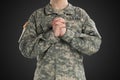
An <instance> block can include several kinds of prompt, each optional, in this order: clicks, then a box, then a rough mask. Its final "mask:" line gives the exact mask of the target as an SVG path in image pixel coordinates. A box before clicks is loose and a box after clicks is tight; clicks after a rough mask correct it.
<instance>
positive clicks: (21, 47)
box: [19, 43, 35, 59]
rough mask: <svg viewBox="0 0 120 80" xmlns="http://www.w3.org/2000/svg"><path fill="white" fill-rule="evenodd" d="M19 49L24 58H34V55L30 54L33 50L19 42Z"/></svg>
mask: <svg viewBox="0 0 120 80" xmlns="http://www.w3.org/2000/svg"><path fill="white" fill-rule="evenodd" d="M19 50H20V52H21V54H22V55H23V56H24V57H26V58H31V59H32V58H34V57H35V56H34V55H32V53H33V51H32V49H30V48H29V47H27V46H24V45H23V44H22V43H20V44H19Z"/></svg>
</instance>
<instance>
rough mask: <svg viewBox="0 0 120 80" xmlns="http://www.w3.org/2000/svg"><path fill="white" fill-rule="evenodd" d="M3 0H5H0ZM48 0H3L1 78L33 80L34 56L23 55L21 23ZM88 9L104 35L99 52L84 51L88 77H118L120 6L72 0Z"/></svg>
mask: <svg viewBox="0 0 120 80" xmlns="http://www.w3.org/2000/svg"><path fill="white" fill-rule="evenodd" d="M1 1H2V0H1ZM48 2H49V0H14V1H13V0H8V1H7V0H4V1H3V2H1V3H0V4H1V5H0V6H1V7H0V20H1V25H0V34H1V38H0V42H1V44H0V45H1V47H0V61H1V63H0V67H1V68H0V69H1V71H0V73H1V75H0V78H1V80H33V74H34V70H35V67H36V60H35V59H28V58H25V57H23V56H22V55H21V53H20V51H19V48H18V42H17V41H18V39H19V37H20V34H21V32H22V25H23V24H24V23H25V22H26V21H27V20H28V18H29V16H30V15H31V14H32V12H33V11H35V10H37V9H39V8H41V7H44V6H45V5H46V4H47V3H48ZM69 2H70V3H71V4H73V5H74V6H79V7H81V8H83V9H85V10H86V11H87V13H88V14H89V16H90V17H91V18H92V19H93V20H94V21H95V23H96V26H97V29H98V31H99V33H100V34H101V36H102V45H101V48H100V50H99V52H97V53H96V54H94V55H92V56H86V55H84V67H85V72H86V78H87V80H117V77H118V73H119V65H118V64H119V24H120V20H119V8H118V3H117V2H116V0H114V1H110V0H69Z"/></svg>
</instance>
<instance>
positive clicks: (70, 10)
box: [45, 3, 74, 15]
mask: <svg viewBox="0 0 120 80" xmlns="http://www.w3.org/2000/svg"><path fill="white" fill-rule="evenodd" d="M62 11H63V13H64V14H74V7H73V6H72V4H70V3H69V4H68V6H67V7H66V8H64V9H63V10H62ZM45 13H46V14H47V15H49V14H53V13H57V12H55V11H54V10H53V8H52V6H51V5H50V4H48V5H47V6H46V7H45Z"/></svg>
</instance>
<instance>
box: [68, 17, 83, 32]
mask: <svg viewBox="0 0 120 80" xmlns="http://www.w3.org/2000/svg"><path fill="white" fill-rule="evenodd" d="M66 24H67V28H70V29H72V30H74V31H75V32H79V33H81V32H82V24H83V23H82V21H81V17H79V16H77V15H73V16H68V17H66Z"/></svg>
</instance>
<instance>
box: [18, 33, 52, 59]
mask: <svg viewBox="0 0 120 80" xmlns="http://www.w3.org/2000/svg"><path fill="white" fill-rule="evenodd" d="M50 46H51V44H50V43H49V42H47V41H45V40H44V39H42V35H39V36H38V37H36V38H28V37H27V38H26V39H25V38H24V39H23V40H21V41H20V42H19V49H20V51H21V53H22V55H23V56H24V57H27V58H34V57H36V56H37V55H42V54H43V53H44V52H45V51H46V50H47V49H48V48H49V47H50Z"/></svg>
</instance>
